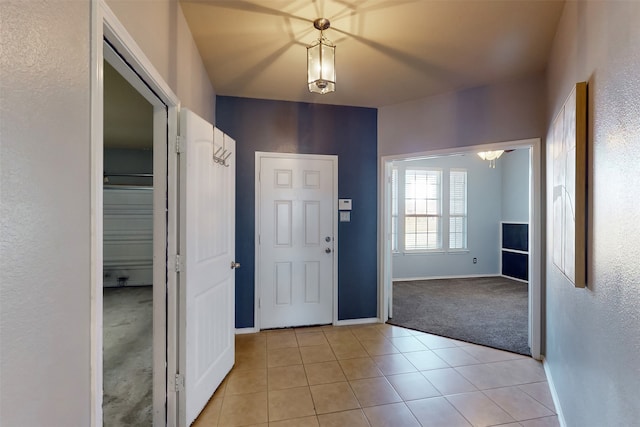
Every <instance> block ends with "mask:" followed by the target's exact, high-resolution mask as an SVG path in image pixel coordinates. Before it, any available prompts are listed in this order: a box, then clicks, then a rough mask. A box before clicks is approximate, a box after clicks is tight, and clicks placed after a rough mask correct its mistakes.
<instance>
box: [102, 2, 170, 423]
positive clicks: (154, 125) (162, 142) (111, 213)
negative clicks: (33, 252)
mask: <svg viewBox="0 0 640 427" xmlns="http://www.w3.org/2000/svg"><path fill="white" fill-rule="evenodd" d="M93 6H94V7H92V15H93V16H92V21H93V23H94V25H92V47H91V50H92V70H93V72H92V80H91V111H92V112H91V129H92V130H91V171H92V173H91V177H92V178H91V210H92V239H91V266H92V274H91V313H92V316H91V319H92V322H91V360H92V363H91V390H92V393H91V401H92V406H91V420H92V425H102V424H109V423H111V422H112V421H113V420H112V419H108V418H107V417H109V416H110V413H109V412H108V411H107V410H103V403H104V404H105V406H106V405H108V404H109V403H110V402H109V401H110V400H113V395H108V394H107V393H106V392H107V390H108V387H109V384H108V382H110V381H111V379H110V378H107V377H106V375H107V371H108V370H109V368H110V366H112V365H117V368H116V372H117V373H119V374H120V375H121V374H122V373H123V372H122V370H121V369H120V367H121V366H120V365H121V361H122V360H116V363H113V362H114V359H113V358H112V356H111V355H109V356H107V352H109V351H110V350H112V349H109V348H108V347H106V346H105V344H106V345H111V344H110V343H109V342H107V343H105V335H107V334H109V333H111V334H112V335H113V331H109V330H108V328H109V325H110V324H117V323H118V320H115V321H111V319H110V318H109V317H108V314H107V313H106V310H111V309H112V306H111V304H110V303H111V301H105V293H106V292H109V293H113V292H112V291H118V290H120V291H121V292H122V293H128V292H134V291H142V292H146V293H145V294H144V295H142V296H141V295H138V296H137V297H136V299H135V300H134V301H135V304H134V305H135V307H136V308H135V310H133V309H132V311H135V313H136V316H138V317H140V318H143V319H144V321H143V322H142V323H141V325H142V326H140V327H139V329H140V330H141V331H142V332H144V334H143V335H144V339H141V340H140V343H139V342H138V340H132V339H129V341H128V342H127V341H124V338H123V340H121V341H120V342H118V340H117V339H116V340H115V343H116V344H117V345H120V346H121V348H122V351H119V352H118V351H117V352H116V353H115V354H117V355H119V357H125V358H130V357H131V356H132V354H133V353H144V354H146V356H143V357H141V358H140V359H141V360H144V362H145V367H144V368H142V369H141V371H142V372H144V374H145V376H146V377H145V380H144V381H142V383H144V384H145V386H144V387H141V388H140V390H139V391H138V392H137V395H138V396H142V397H140V400H138V401H137V402H136V403H139V404H140V405H139V406H140V407H144V408H145V409H144V410H141V409H140V407H139V408H138V409H137V412H138V413H146V415H145V421H144V422H145V423H146V422H147V420H150V422H149V423H152V424H153V425H165V424H167V423H169V424H170V425H172V424H174V423H172V422H169V417H170V416H173V414H175V408H176V405H175V401H176V399H175V393H170V392H169V386H168V382H169V381H168V379H169V378H171V375H170V372H175V359H176V356H175V351H174V348H175V347H174V346H172V345H169V344H170V343H175V329H176V328H175V326H174V327H171V326H172V325H175V321H172V319H175V313H176V309H175V300H176V299H175V281H176V277H175V274H171V271H170V270H169V268H168V267H169V259H171V258H170V257H169V254H172V253H173V254H175V251H176V249H175V247H176V237H175V236H177V233H176V232H175V230H176V225H175V224H176V217H177V213H176V212H177V203H176V194H177V192H176V184H177V182H172V181H171V180H169V177H170V176H175V172H174V171H175V169H176V168H177V165H176V164H175V161H176V155H175V154H174V153H172V151H171V150H169V141H170V140H171V141H175V137H174V138H171V135H176V134H177V106H178V104H179V103H178V100H177V98H176V97H175V95H174V94H173V93H172V92H171V90H170V89H168V87H167V85H166V83H164V82H163V81H162V79H160V78H159V77H158V73H157V71H156V70H155V69H154V68H153V66H151V64H150V63H149V61H148V60H147V59H146V57H145V56H144V54H142V52H141V51H140V49H139V48H138V47H137V46H136V44H135V42H133V40H132V39H131V37H130V35H129V34H128V33H127V32H126V30H125V29H124V28H123V27H122V24H121V23H120V22H119V21H118V20H117V18H116V17H115V16H114V14H113V12H112V11H111V10H110V9H109V8H108V6H107V5H106V4H105V3H104V2H103V1H100V2H97V3H95V4H94V5H93ZM105 74H106V75H107V77H106V78H107V79H112V78H115V79H120V80H123V81H125V82H126V83H127V84H128V85H129V87H127V88H126V90H125V92H127V93H129V95H131V94H132V93H133V94H135V96H137V97H138V98H142V101H140V99H138V101H140V102H138V103H136V102H134V103H133V104H134V105H138V106H142V108H143V109H144V110H145V111H146V115H145V120H146V122H145V123H146V124H145V125H144V126H142V127H141V128H143V131H142V133H144V134H145V135H146V138H148V135H149V134H151V146H150V147H149V146H147V148H148V150H145V149H143V148H142V147H133V148H132V147H124V146H121V147H117V146H112V141H113V140H117V139H118V138H121V139H127V138H130V137H131V136H132V134H135V132H136V127H135V126H133V125H132V123H131V119H132V118H133V116H134V115H136V112H135V111H134V112H132V111H128V112H127V113H126V114H125V120H124V122H123V123H124V124H123V123H120V125H116V126H112V123H110V122H109V121H108V120H110V118H109V117H105V115H109V114H110V113H109V107H108V106H106V105H105V104H106V103H107V102H111V100H110V99H109V97H110V96H112V95H116V96H115V97H116V98H118V94H117V91H115V92H114V91H113V90H112V89H113V88H111V86H112V85H111V83H110V81H111V80H107V82H106V83H105ZM123 86H126V85H123ZM105 87H106V90H107V91H109V93H107V96H106V97H107V99H105ZM120 95H122V94H120ZM125 99H128V101H124V102H121V103H120V105H117V102H116V103H115V104H116V108H115V110H116V112H119V113H122V110H123V109H126V107H127V106H129V103H130V102H131V99H130V98H126V97H125ZM149 112H150V114H151V119H150V121H149ZM134 122H135V121H134ZM105 125H106V126H105ZM109 128H113V129H115V133H116V136H115V137H114V135H111V134H110V131H111V130H110V129H109ZM118 132H120V135H117V134H118ZM138 136H139V135H138ZM133 139H136V138H133ZM105 140H108V141H107V143H106V144H105ZM147 144H149V142H147ZM172 161H173V162H172ZM135 165H137V166H135ZM140 165H143V166H140ZM110 169H111V170H110ZM105 181H106V182H105ZM125 223H126V224H125ZM149 252H151V253H149ZM171 266H173V264H172V265H171ZM131 285H134V286H131ZM135 285H147V286H146V289H145V288H143V287H137V286H135ZM149 285H151V286H149ZM125 301H128V302H131V300H130V299H128V298H125ZM139 302H140V303H141V304H138V303H139ZM140 306H146V307H145V309H142V310H141V309H140ZM120 308H122V307H120ZM149 311H150V312H151V319H149V313H148V312H149ZM143 312H145V314H144V315H142V313H143ZM136 316H134V317H136ZM172 316H173V317H172ZM116 319H119V320H124V319H123V318H122V315H119V316H116ZM129 320H130V319H129ZM115 335H117V333H116V334H115ZM142 341H146V342H147V343H151V344H150V345H148V344H145V345H142V344H141V342H142ZM140 359H138V360H140ZM149 377H150V383H151V386H150V387H149V386H148V385H146V384H147V383H148V382H149ZM103 391H105V393H103ZM122 394H123V392H120V391H116V392H115V396H117V397H118V398H123V397H124V398H125V399H126V396H123V395H122ZM149 399H151V405H150V409H149ZM132 400H136V399H132ZM140 402H144V403H140ZM149 412H151V414H150V417H148V415H149ZM133 413H136V410H133V412H130V413H129V417H128V420H127V422H123V423H121V424H124V425H139V424H140V422H142V421H140V419H139V418H137V415H132V414H133ZM147 417H148V418H147ZM116 424H117V423H116Z"/></svg>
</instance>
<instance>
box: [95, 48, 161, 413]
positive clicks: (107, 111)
mask: <svg viewBox="0 0 640 427" xmlns="http://www.w3.org/2000/svg"><path fill="white" fill-rule="evenodd" d="M105 48H106V49H110V48H109V47H108V46H107V47H105ZM108 57H110V58H111V60H112V61H116V60H117V58H115V57H114V56H113V55H110V56H108ZM103 75H104V153H103V158H104V168H103V169H104V181H103V184H104V185H103V225H104V226H103V287H104V291H103V384H104V386H103V403H102V408H103V420H104V423H105V424H106V425H150V424H151V423H152V406H153V402H152V393H153V286H154V281H153V232H154V230H153V197H154V188H153V145H154V141H153V109H154V106H153V105H152V104H151V103H149V101H147V100H146V99H145V97H144V96H142V95H141V94H140V93H139V92H138V91H137V90H136V89H135V88H134V87H133V86H131V84H130V83H129V82H128V81H127V80H126V79H125V78H124V77H123V76H122V75H121V74H120V73H119V72H118V71H116V69H115V68H114V67H113V66H112V65H111V64H110V63H109V62H108V60H105V61H104V74H103ZM159 262H161V260H159ZM163 285H164V283H160V284H159V286H163Z"/></svg>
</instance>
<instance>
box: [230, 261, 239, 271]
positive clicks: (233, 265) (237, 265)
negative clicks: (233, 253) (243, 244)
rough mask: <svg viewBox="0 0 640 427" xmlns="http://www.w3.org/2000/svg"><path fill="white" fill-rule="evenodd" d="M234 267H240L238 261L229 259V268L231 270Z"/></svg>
mask: <svg viewBox="0 0 640 427" xmlns="http://www.w3.org/2000/svg"><path fill="white" fill-rule="evenodd" d="M234 268H240V263H239V262H235V261H231V269H232V270H233V269H234Z"/></svg>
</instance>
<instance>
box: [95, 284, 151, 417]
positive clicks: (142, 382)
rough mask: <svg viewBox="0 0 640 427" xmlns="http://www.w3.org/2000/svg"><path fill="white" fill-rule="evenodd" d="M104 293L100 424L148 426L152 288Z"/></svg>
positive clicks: (130, 288)
mask: <svg viewBox="0 0 640 427" xmlns="http://www.w3.org/2000/svg"><path fill="white" fill-rule="evenodd" d="M103 295H104V301H103V313H104V317H103V340H104V342H103V346H104V349H103V358H104V359H103V369H104V370H103V383H104V384H103V403H102V409H103V411H104V414H103V418H104V423H103V424H104V425H105V426H108V427H124V426H150V425H151V410H152V390H153V388H152V387H153V386H152V364H153V362H152V358H153V350H152V343H153V332H152V331H153V329H152V325H153V322H152V320H153V317H152V316H153V288H152V287H151V286H141V287H123V288H105V289H104V293H103Z"/></svg>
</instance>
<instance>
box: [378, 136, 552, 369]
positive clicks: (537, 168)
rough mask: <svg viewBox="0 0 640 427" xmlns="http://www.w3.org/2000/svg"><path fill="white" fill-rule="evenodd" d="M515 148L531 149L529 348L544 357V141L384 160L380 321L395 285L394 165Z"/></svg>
mask: <svg viewBox="0 0 640 427" xmlns="http://www.w3.org/2000/svg"><path fill="white" fill-rule="evenodd" d="M514 148H531V156H530V171H531V176H530V179H529V224H530V226H529V241H530V243H531V248H530V256H529V346H530V347H531V355H532V357H533V358H534V359H538V360H539V359H540V358H541V351H542V339H543V333H544V332H543V331H544V330H543V319H542V309H543V307H542V305H543V301H544V300H543V299H542V292H543V283H542V280H543V276H542V257H541V255H542V210H541V205H540V204H541V200H542V199H541V197H542V196H541V195H542V185H543V181H542V170H541V161H542V154H541V142H540V138H533V139H523V140H518V141H508V142H498V143H494V144H484V145H473V146H468V147H456V148H447V149H443V150H433V151H422V152H419V153H410V154H400V155H391V156H382V157H380V163H379V165H378V319H379V320H380V321H381V322H386V321H387V320H389V316H388V313H389V301H388V295H387V293H388V292H387V287H389V286H391V280H392V272H391V257H392V256H393V254H392V253H391V244H390V235H391V212H390V209H391V202H390V189H389V183H388V181H387V179H386V177H387V176H388V175H389V170H390V168H391V163H392V162H393V161H394V160H402V159H409V158H420V157H437V156H443V155H451V154H460V153H470V152H478V151H483V150H484V151H486V150H509V149H514Z"/></svg>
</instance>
